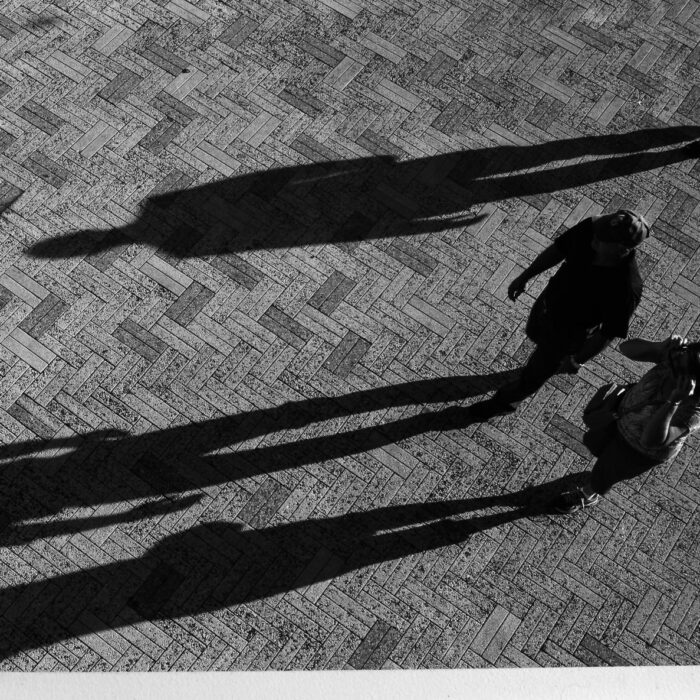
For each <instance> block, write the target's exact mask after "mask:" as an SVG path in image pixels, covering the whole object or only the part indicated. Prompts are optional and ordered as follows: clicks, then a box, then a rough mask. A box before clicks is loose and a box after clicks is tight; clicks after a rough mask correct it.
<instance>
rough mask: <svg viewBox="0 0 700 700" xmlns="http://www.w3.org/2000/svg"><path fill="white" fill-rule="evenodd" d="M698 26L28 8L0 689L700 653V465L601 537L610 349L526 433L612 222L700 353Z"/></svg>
mask: <svg viewBox="0 0 700 700" xmlns="http://www.w3.org/2000/svg"><path fill="white" fill-rule="evenodd" d="M699 38H700V9H699V7H698V3H697V2H696V1H695V0H691V1H690V2H685V0H680V1H679V2H676V1H674V2H662V1H661V0H659V1H654V2H647V1H642V0H639V1H635V2H632V1H629V0H621V1H620V2H615V3H604V2H593V0H576V1H575V2H574V1H569V0H563V1H562V2H558V3H555V2H539V1H537V0H518V1H511V0H488V1H486V0H484V1H483V2H477V1H476V0H430V2H426V1H425V0H381V1H379V0H374V1H372V2H370V1H369V0H367V1H364V0H285V1H282V0H280V1H278V2H271V1H270V0H235V1H233V0H196V1H193V2H189V1H188V0H128V1H126V2H112V1H111V0H54V1H52V2H45V1H42V0H5V1H4V2H3V3H2V6H1V7H0V211H2V216H1V217H0V252H1V255H0V329H1V330H0V437H1V438H2V446H1V447H0V545H1V547H2V548H1V549H0V628H1V630H2V632H1V633H0V647H1V651H0V657H1V661H0V668H3V669H5V670H18V669H22V670H36V671H39V670H44V671H46V670H74V671H86V670H115V671H116V670H120V671H127V670H134V671H136V670H244V669H340V668H347V669H350V668H353V669H360V668H364V669H379V668H392V669H395V668H438V667H449V668H458V667H489V666H496V667H507V666H518V667H526V666H583V665H587V666H588V665H590V666H603V665H610V666H619V665H631V664H635V665H636V664H695V663H699V662H700V630H699V628H698V623H699V622H700V598H699V597H698V585H699V584H698V580H699V578H698V576H699V573H700V559H699V558H698V550H697V544H698V537H699V536H700V512H699V511H698V503H699V502H700V480H699V476H698V469H697V463H698V462H697V456H698V445H699V444H700V443H698V441H697V440H696V439H695V438H691V439H690V440H689V442H688V444H687V445H686V447H685V448H684V450H683V452H682V453H681V454H680V455H679V457H678V458H677V459H676V460H675V461H674V462H672V463H670V464H668V465H664V466H662V467H660V468H658V469H656V470H655V471H654V472H652V473H651V474H649V475H647V476H646V477H644V478H640V479H637V480H635V481H632V482H629V483H627V484H624V485H621V486H620V487H619V488H617V489H616V490H615V491H614V492H613V493H611V495H610V497H609V498H608V499H606V500H605V502H602V503H601V505H600V506H599V507H597V508H596V509H593V510H591V511H590V513H589V512H586V513H582V514H577V515H575V516H572V517H565V518H562V517H553V516H551V515H548V514H547V513H546V512H545V508H544V506H543V504H544V503H545V502H546V501H547V499H548V498H549V497H550V496H551V495H552V494H553V493H555V492H556V491H557V490H558V488H559V487H560V486H561V484H563V483H570V482H571V480H572V478H573V476H574V475H576V474H578V473H580V472H582V471H585V470H586V469H587V468H588V467H589V464H590V460H589V455H588V453H587V452H586V450H585V449H584V448H583V446H582V445H581V443H580V437H581V428H582V423H581V411H582V406H583V405H585V401H586V400H587V398H588V397H590V396H591V395H592V393H593V392H594V391H595V389H596V388H597V387H599V386H600V385H601V384H602V383H604V382H605V381H609V380H610V379H617V380H631V379H633V378H635V377H637V376H639V374H640V367H639V366H635V365H633V364H632V363H630V362H628V361H627V360H625V359H624V358H622V357H621V356H620V354H619V353H618V352H616V350H615V349H614V348H613V349H610V350H608V351H607V352H606V353H605V354H604V355H603V356H602V357H600V358H599V359H598V360H597V361H595V362H591V363H590V366H587V367H585V368H584V369H583V370H582V371H581V373H580V375H579V376H577V377H574V378H571V377H558V378H555V379H554V380H552V381H551V382H550V383H548V384H547V385H546V386H545V387H544V388H543V389H542V390H541V391H540V392H539V393H538V394H537V395H536V396H535V397H534V398H533V399H531V400H530V401H529V402H527V403H526V404H525V405H524V406H523V408H522V409H521V410H520V411H519V412H518V413H517V414H515V415H511V416H507V417H502V418H497V419H492V420H491V421H489V422H487V423H482V424H468V422H467V421H465V419H464V417H463V412H461V411H460V407H461V406H465V405H468V404H469V403H471V402H472V401H474V400H478V398H479V397H480V396H481V395H483V394H484V393H487V392H489V391H490V390H492V389H493V388H494V387H496V386H497V385H498V384H499V383H500V382H503V381H505V379H506V378H507V377H508V376H511V374H512V370H514V369H515V368H517V367H518V366H519V365H520V364H521V363H522V361H523V359H524V358H525V357H526V356H527V354H528V353H529V350H530V345H529V341H527V340H526V338H525V335H524V332H523V327H524V321H525V319H526V315H527V311H528V309H529V307H530V305H531V303H532V301H533V299H534V297H535V296H536V295H537V293H538V292H539V291H540V290H541V289H542V287H543V285H544V283H545V281H546V276H545V277H543V278H541V279H538V280H537V281H536V282H534V283H533V284H532V285H531V288H530V289H529V290H528V292H527V293H526V294H524V295H523V296H522V297H521V299H520V300H519V301H518V302H517V303H515V304H512V303H511V302H509V301H508V300H507V298H506V287H507V285H508V282H509V280H510V279H512V277H513V276H514V275H516V274H517V273H518V271H519V270H522V269H523V268H524V267H525V266H527V265H528V264H529V262H530V261H531V260H532V259H533V258H534V257H535V256H536V255H537V253H538V252H540V251H541V250H542V249H543V248H544V247H545V246H547V245H548V244H549V242H550V241H551V240H552V238H553V237H555V236H556V235H557V234H558V233H560V232H561V231H562V230H564V229H565V228H566V227H568V226H570V225H571V224H573V223H575V222H576V221H578V220H579V219H581V218H583V217H585V216H587V215H590V214H595V213H598V212H601V211H610V210H614V209H616V208H620V207H622V206H625V207H629V208H634V209H637V210H639V211H641V212H643V213H644V214H645V216H646V217H647V218H648V220H649V221H650V222H651V223H652V224H653V230H654V237H653V238H651V239H650V240H649V241H648V242H646V243H645V244H644V246H643V250H641V251H640V261H641V268H642V270H643V273H644V276H645V280H646V282H645V283H646V292H645V297H644V300H643V302H642V304H641V306H640V307H639V310H638V313H637V314H636V316H635V318H634V322H633V324H632V326H633V327H632V332H633V333H634V334H639V335H644V336H647V337H651V338H662V337H665V336H666V335H668V334H669V333H670V332H673V331H678V332H682V333H689V334H691V335H694V336H695V337H700V327H699V324H698V312H699V310H700V307H699V300H700V250H699V249H700V233H699V230H698V223H699V221H700V185H699V179H700V166H699V165H698V159H697V157H698V155H700V154H699V153H698V149H697V147H696V148H695V149H693V148H690V147H689V144H690V143H691V142H692V141H693V140H694V139H696V138H697V137H698V136H699V135H700V129H698V127H697V124H698V121H699V119H698V117H700V42H699Z"/></svg>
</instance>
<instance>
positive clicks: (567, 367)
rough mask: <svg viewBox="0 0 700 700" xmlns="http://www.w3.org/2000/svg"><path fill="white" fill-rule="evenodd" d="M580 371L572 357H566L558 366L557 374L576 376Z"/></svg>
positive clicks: (578, 365)
mask: <svg viewBox="0 0 700 700" xmlns="http://www.w3.org/2000/svg"><path fill="white" fill-rule="evenodd" d="M580 369H581V365H580V363H578V362H577V361H576V358H575V357H574V356H573V355H567V356H566V357H565V358H564V359H563V360H562V361H561V364H560V365H559V372H561V373H563V374H578V371H579V370H580Z"/></svg>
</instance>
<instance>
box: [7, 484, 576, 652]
mask: <svg viewBox="0 0 700 700" xmlns="http://www.w3.org/2000/svg"><path fill="white" fill-rule="evenodd" d="M579 478H580V475H572V476H568V477H565V478H562V479H557V480H555V481H552V482H550V483H548V484H545V485H539V486H534V487H528V488H525V489H523V490H522V491H519V492H517V493H513V494H505V495H494V496H486V497H483V498H470V499H460V500H452V501H445V502H432V503H420V504H406V505H396V506H388V507H384V508H378V509H375V510H370V511H367V512H357V513H349V514H347V515H341V516H338V517H329V518H320V519H314V520H308V521H303V522H292V523H289V524H284V525H276V526H272V527H265V528H263V529H245V530H244V529H243V527H242V525H241V524H240V523H231V522H211V523H203V524H200V525H198V526H196V527H193V528H192V529H190V530H186V531H184V532H181V533H177V534H174V535H169V536H167V537H165V538H163V539H162V540H159V541H158V542H157V543H156V544H155V545H154V546H152V547H151V548H150V549H148V551H146V553H145V554H144V555H143V556H142V557H140V558H137V559H128V560H126V561H120V562H115V563H112V564H108V565H106V566H101V567H95V568H92V569H88V570H85V571H79V572H76V573H70V574H65V575H62V576H56V577H54V578H51V579H49V580H42V581H35V582H30V583H25V584H20V585H15V586H11V587H9V588H4V589H2V590H0V610H3V611H4V613H5V614H4V618H5V620H6V622H5V623H4V627H5V628H4V629H2V634H1V635H0V657H5V658H6V657H8V656H11V655H13V654H16V653H17V652H19V651H21V650H24V649H32V648H38V647H43V646H46V645H48V644H52V643H55V642H58V641H61V640H64V639H68V638H71V637H76V636H79V635H82V634H87V633H91V632H97V631H100V630H105V629H115V628H118V627H122V626H125V625H130V624H136V623H139V622H141V621H143V620H157V619H164V618H178V617H183V616H186V615H196V614H198V613H203V612H207V611H213V610H223V609H224V608H232V607H233V606H236V605H240V604H242V603H245V602H249V601H254V600H259V599H262V598H266V597H268V596H273V595H276V594H279V593H283V592H287V591H291V590H296V589H300V588H304V587H306V586H309V585H312V584H314V583H318V582H321V581H327V580H329V579H331V578H334V577H338V576H341V575H342V574H345V573H347V572H350V571H354V570H357V569H360V568H364V567H367V566H371V565H373V564H377V563H379V562H385V561H391V560H394V559H399V558H401V557H405V556H408V555H410V554H415V553H418V552H423V551H427V550H432V549H437V548H439V547H445V546H448V545H452V544H456V543H459V542H462V541H464V540H465V539H467V538H468V537H470V536H471V535H473V534H475V533H477V532H482V531H484V530H486V529H489V528H493V527H498V526H500V525H504V524H506V523H511V522H513V521H515V520H518V519H519V518H525V517H527V518H534V517H537V516H541V515H544V514H546V513H548V512H549V508H548V505H547V504H548V502H549V501H550V499H551V498H552V496H553V495H555V494H557V493H559V492H560V491H561V490H562V489H563V488H567V486H570V485H571V484H573V483H574V482H575V481H577V480H578V479H579ZM500 507H505V508H508V510H505V511H502V512H495V513H493V512H487V513H485V514H481V515H478V516H476V517H472V518H469V519H465V518H463V517H460V516H462V515H463V514H465V513H469V512H471V511H475V510H490V509H493V508H500ZM234 624H235V623H234Z"/></svg>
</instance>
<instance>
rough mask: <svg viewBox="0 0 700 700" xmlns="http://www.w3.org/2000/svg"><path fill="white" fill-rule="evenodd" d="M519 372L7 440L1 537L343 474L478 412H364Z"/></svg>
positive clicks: (121, 518) (84, 526) (7, 539)
mask: <svg viewBox="0 0 700 700" xmlns="http://www.w3.org/2000/svg"><path fill="white" fill-rule="evenodd" d="M515 372H516V370H507V371H503V372H494V373H491V374H487V375H482V376H461V377H450V378H439V379H429V380H421V381H415V382H406V383H404V384H398V385H393V386H388V387H381V388H376V389H369V390H363V391H357V392H353V393H350V394H347V395H344V396H338V397H317V398H309V399H301V400H299V401H293V402H288V403H286V404H283V405H281V406H275V407H272V408H269V409H260V410H255V411H249V412H246V413H242V414H236V415H232V416H224V417H220V418H213V419H210V420H206V421H200V422H197V423H191V424H188V425H183V426H176V427H172V428H166V429H163V430H157V431H152V432H147V433H144V434H141V435H134V436H131V435H128V434H121V433H119V432H118V431H109V430H107V431H94V432H92V433H87V434H83V435H76V436H71V437H65V438H55V439H49V440H30V441H24V442H20V443H12V444H8V445H3V446H1V447H0V545H8V546H10V545H16V544H20V543H23V542H30V541H32V540H35V539H37V538H45V537H49V536H52V535H58V534H69V533H75V532H80V531H83V530H89V529H92V528H94V527H98V526H104V525H110V524H111V525H114V524H117V523H119V522H130V521H132V520H135V519H140V518H142V517H144V516H145V515H147V514H149V513H151V514H154V513H167V512H171V511H173V510H180V509H182V508H184V507H187V506H189V505H191V504H192V502H193V500H195V499H197V498H198V497H199V496H198V495H196V494H193V493H191V492H192V491H197V490H201V489H205V488H207V487H210V486H214V485H221V484H225V483H227V482H231V481H238V480H242V479H248V478H251V477H256V476H260V475H264V474H269V473H273V472H279V471H282V470H290V469H294V468H297V467H308V468H309V469H310V470H312V471H313V470H317V471H320V473H321V474H322V475H323V476H322V478H326V479H335V478H337V477H339V476H340V475H341V473H342V470H343V467H342V464H341V463H340V462H338V460H340V459H342V458H344V457H348V456H352V455H361V454H363V453H366V452H370V451H372V450H376V449H380V448H383V447H386V446H387V445H390V444H393V443H397V442H400V441H402V440H406V439H408V438H410V437H413V436H416V435H421V434H422V433H425V432H429V431H444V430H454V429H459V428H461V427H465V426H466V425H468V424H470V423H471V422H474V421H473V420H472V418H471V417H470V416H469V411H468V409H465V408H462V407H460V406H452V407H450V408H448V409H446V410H438V411H426V410H424V411H423V412H421V413H418V414H417V415H412V416H410V417H407V418H400V419H398V420H391V421H388V422H385V423H382V422H381V418H378V419H377V420H378V421H379V423H378V424H376V421H373V425H371V426H365V425H363V420H364V416H363V415H361V414H365V413H367V412H370V411H379V410H385V409H389V408H396V407H402V406H405V407H408V406H411V405H422V406H424V407H425V406H428V405H430V404H433V403H437V404H444V403H449V402H453V401H461V400H464V399H466V398H469V397H472V396H476V395H479V394H482V393H485V392H487V391H489V390H491V389H493V388H494V387H496V386H498V385H499V384H501V383H504V382H507V381H508V380H510V379H512V377H513V376H514V374H515ZM321 421H332V423H330V425H332V428H331V430H332V431H333V432H332V434H323V435H313V433H312V436H311V437H304V436H303V434H302V433H303V430H304V429H305V428H307V427H308V426H311V425H312V424H315V423H320V422H321ZM285 431H287V432H286V434H287V435H288V436H290V437H291V439H287V440H283V441H282V442H278V443H276V444H265V443H264V442H263V444H258V445H255V446H250V443H248V445H247V446H244V447H242V448H240V449H238V450H236V451H231V450H230V448H231V446H233V445H236V444H237V443H243V442H245V441H250V440H253V439H254V438H259V437H261V436H266V435H271V434H273V433H284V432H285ZM59 453H60V454H59ZM46 455H48V456H46ZM2 462H5V464H2ZM319 465H321V466H319ZM183 495H184V496H183ZM200 495H201V494H200ZM153 498H156V499H159V500H158V501H156V502H153V503H140V504H138V505H137V506H135V507H134V508H133V509H132V510H128V511H126V512H119V513H114V514H111V515H101V514H100V515H96V516H93V517H78V518H71V517H70V514H69V511H70V510H71V509H75V508H85V507H96V506H104V505H105V504H114V503H119V502H128V501H133V500H142V499H153ZM62 511H67V513H63V516H62V517H60V518H52V519H51V520H50V521H49V522H42V523H25V522H23V521H26V520H30V519H39V518H46V517H48V516H53V515H56V514H58V513H61V512H62Z"/></svg>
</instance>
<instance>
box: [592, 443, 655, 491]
mask: <svg viewBox="0 0 700 700" xmlns="http://www.w3.org/2000/svg"><path fill="white" fill-rule="evenodd" d="M657 464H660V462H659V461H658V460H655V459H652V458H650V457H646V456H645V455H643V454H641V453H639V452H637V451H636V450H634V449H632V448H631V447H630V446H629V445H628V444H627V443H626V442H625V440H624V439H623V438H622V437H621V435H620V433H619V432H617V431H615V436H614V437H613V439H612V440H611V441H610V442H609V443H608V444H607V446H606V447H605V448H604V449H603V451H602V452H601V453H600V456H599V457H598V459H597V460H596V463H595V464H594V465H593V469H592V471H591V489H592V490H593V491H594V492H595V493H599V494H600V495H601V496H604V495H605V494H606V493H607V492H608V491H610V489H611V488H612V487H613V486H614V485H615V484H617V483H618V482H620V481H626V480H627V479H632V478H634V477H635V476H639V475H640V474H643V473H644V472H646V471H649V469H651V468H652V467H655V466H656V465H657Z"/></svg>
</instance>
